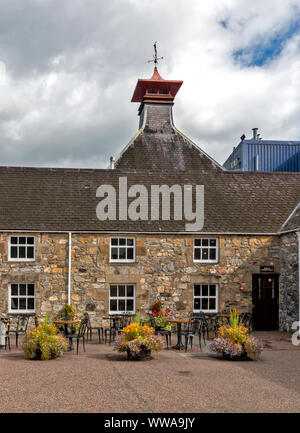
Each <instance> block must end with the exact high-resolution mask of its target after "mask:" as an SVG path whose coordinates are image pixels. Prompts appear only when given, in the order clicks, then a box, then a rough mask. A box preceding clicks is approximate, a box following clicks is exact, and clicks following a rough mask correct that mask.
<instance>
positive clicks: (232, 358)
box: [223, 352, 250, 361]
mask: <svg viewBox="0 0 300 433" xmlns="http://www.w3.org/2000/svg"><path fill="white" fill-rule="evenodd" d="M223 359H227V360H228V361H247V360H249V359H250V358H249V357H248V355H247V352H244V353H241V354H240V355H235V356H230V355H228V354H227V353H223Z"/></svg>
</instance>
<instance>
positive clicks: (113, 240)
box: [110, 238, 119, 245]
mask: <svg viewBox="0 0 300 433" xmlns="http://www.w3.org/2000/svg"><path fill="white" fill-rule="evenodd" d="M118 240H119V239H118V238H113V239H111V240H110V242H111V245H118Z"/></svg>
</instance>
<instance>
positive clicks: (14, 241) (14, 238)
mask: <svg viewBox="0 0 300 433" xmlns="http://www.w3.org/2000/svg"><path fill="white" fill-rule="evenodd" d="M10 243H11V244H17V243H18V238H17V237H15V236H13V237H11V238H10Z"/></svg>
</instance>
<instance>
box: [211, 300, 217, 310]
mask: <svg viewBox="0 0 300 433" xmlns="http://www.w3.org/2000/svg"><path fill="white" fill-rule="evenodd" d="M209 309H210V310H215V309H216V298H210V300H209Z"/></svg>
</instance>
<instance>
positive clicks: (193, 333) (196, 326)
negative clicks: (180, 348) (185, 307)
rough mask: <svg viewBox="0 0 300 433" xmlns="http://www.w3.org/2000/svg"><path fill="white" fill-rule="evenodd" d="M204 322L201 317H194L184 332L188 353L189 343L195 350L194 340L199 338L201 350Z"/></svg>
mask: <svg viewBox="0 0 300 433" xmlns="http://www.w3.org/2000/svg"><path fill="white" fill-rule="evenodd" d="M202 324H203V322H202V321H201V319H200V318H199V317H192V318H191V319H190V322H189V323H188V327H187V330H186V331H185V332H184V336H185V351H187V347H188V341H189V340H190V344H191V349H192V348H193V338H194V337H198V338H199V347H200V349H201V335H203V332H202V331H203V330H202Z"/></svg>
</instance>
